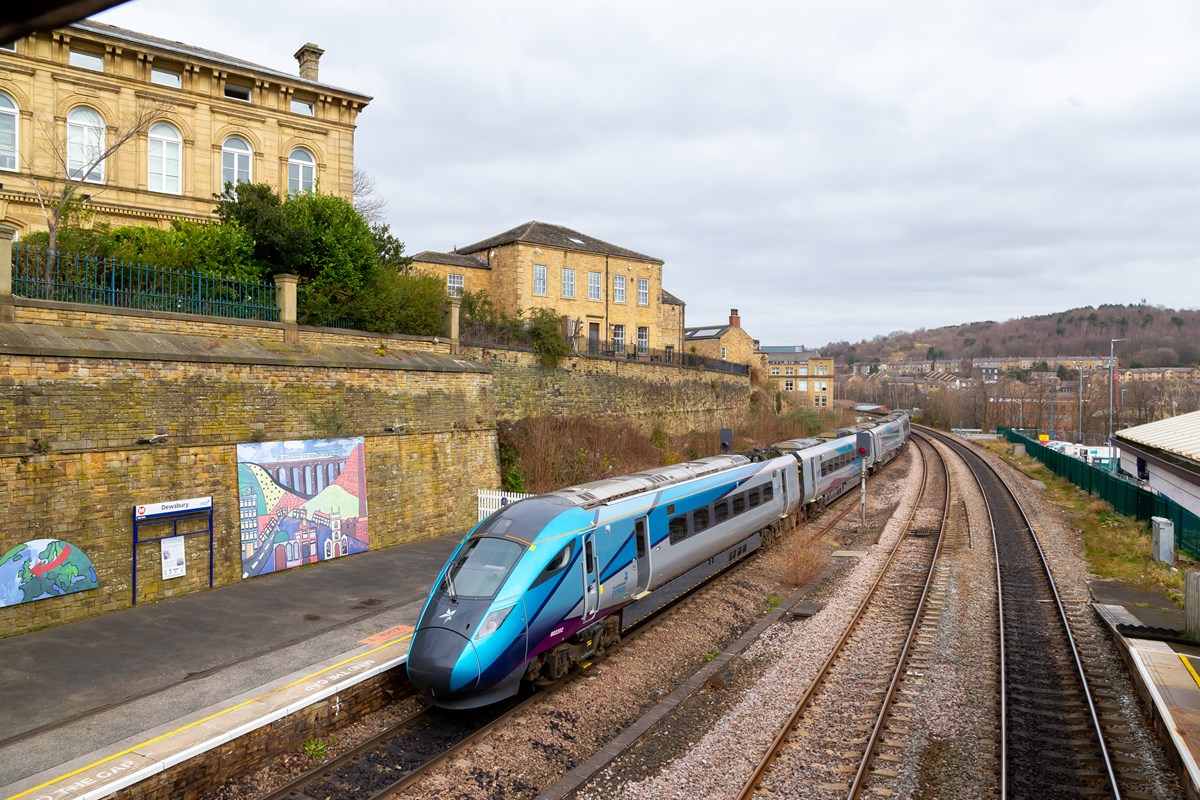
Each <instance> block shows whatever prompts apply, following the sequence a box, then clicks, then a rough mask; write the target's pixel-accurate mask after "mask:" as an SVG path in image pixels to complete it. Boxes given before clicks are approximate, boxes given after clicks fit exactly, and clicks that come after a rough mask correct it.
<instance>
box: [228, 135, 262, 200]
mask: <svg viewBox="0 0 1200 800" xmlns="http://www.w3.org/2000/svg"><path fill="white" fill-rule="evenodd" d="M234 140H237V141H239V142H241V143H242V144H244V145H246V149H245V150H240V149H238V148H233V147H230V146H229V143H230V142H232V141H234ZM227 153H228V154H230V155H232V156H233V157H234V166H233V180H226V178H225V173H226V171H227V169H228V167H226V166H225V155H226V154H227ZM242 158H244V159H245V160H246V170H245V171H246V177H245V178H241V179H239V178H238V174H239V173H240V172H241V169H240V167H239V166H238V164H237V161H238V160H239V159H242ZM253 182H254V146H253V145H252V144H250V140H249V139H247V138H246V137H245V136H242V135H240V134H237V133H232V134H230V135H229V136H226V137H225V138H224V139H223V140H222V141H221V186H222V187H224V186H225V185H226V184H229V183H232V184H233V185H234V186H236V185H237V184H239V183H253Z"/></svg>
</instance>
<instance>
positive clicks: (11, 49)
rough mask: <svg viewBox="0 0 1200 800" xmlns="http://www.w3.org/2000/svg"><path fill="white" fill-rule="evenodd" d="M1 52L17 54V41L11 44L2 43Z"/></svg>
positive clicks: (0, 45)
mask: <svg viewBox="0 0 1200 800" xmlns="http://www.w3.org/2000/svg"><path fill="white" fill-rule="evenodd" d="M0 50H7V51H8V52H10V53H15V52H17V40H16V39H13V40H12V41H11V42H0Z"/></svg>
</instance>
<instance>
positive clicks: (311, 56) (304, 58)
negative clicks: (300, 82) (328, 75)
mask: <svg viewBox="0 0 1200 800" xmlns="http://www.w3.org/2000/svg"><path fill="white" fill-rule="evenodd" d="M324 54H325V51H324V50H322V49H321V48H319V47H317V46H316V45H315V44H313V43H312V42H309V43H308V44H306V45H303V46H302V47H301V48H300V49H299V50H297V51H296V52H295V54H293V55H292V58H294V59H296V60H297V61H299V62H300V77H301V78H304V79H305V80H309V81H315V80H316V79H317V64H318V63H319V62H320V61H321V56H322V55H324Z"/></svg>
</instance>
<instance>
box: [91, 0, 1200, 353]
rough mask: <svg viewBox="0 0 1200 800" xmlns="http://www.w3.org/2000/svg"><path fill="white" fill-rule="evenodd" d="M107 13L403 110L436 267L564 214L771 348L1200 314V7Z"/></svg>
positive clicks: (396, 142)
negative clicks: (1147, 310)
mask: <svg viewBox="0 0 1200 800" xmlns="http://www.w3.org/2000/svg"><path fill="white" fill-rule="evenodd" d="M98 19H100V20H102V21H104V22H108V23H110V24H114V25H120V26H122V27H126V28H130V29H133V30H137V31H141V32H145V33H151V34H155V35H158V36H163V37H167V38H171V39H177V40H180V41H185V42H187V43H189V44H194V45H199V46H202V47H207V48H210V49H213V50H217V51H219V52H222V53H226V54H228V55H232V56H236V57H239V58H244V59H246V60H249V61H253V62H255V63H258V64H262V65H264V66H269V67H272V68H275V69H279V70H284V71H288V72H292V73H295V72H296V71H297V66H296V62H295V60H294V59H292V57H291V56H292V53H294V52H295V51H296V49H297V48H298V47H299V46H300V45H301V44H303V43H304V42H307V41H312V42H315V43H316V44H318V45H319V46H321V47H322V48H324V49H325V55H324V57H323V58H322V61H321V80H322V82H325V83H330V84H333V85H336V86H342V87H345V88H350V89H355V90H358V91H361V92H364V93H366V94H369V95H372V96H373V97H374V98H375V99H374V100H373V101H372V102H371V104H370V105H369V106H368V107H367V109H366V110H365V112H364V113H363V114H362V115H361V116H360V117H359V127H358V132H357V136H356V141H355V155H356V161H357V165H358V166H359V167H360V168H362V169H365V170H366V171H367V172H369V173H370V174H371V175H372V176H374V177H375V179H376V180H377V182H378V184H379V187H380V189H381V190H382V194H383V195H384V196H385V197H386V199H387V201H388V208H387V216H388V219H389V221H390V223H391V225H392V229H393V232H394V233H396V234H397V235H398V236H399V238H400V239H402V240H403V241H404V242H405V243H406V244H407V250H408V252H409V253H416V252H419V251H421V250H449V249H450V248H452V247H454V246H455V245H466V244H469V243H471V242H475V241H478V240H480V239H484V238H486V237H488V236H491V235H493V234H496V233H500V232H501V231H505V230H508V229H509V228H512V227H514V226H516V225H518V224H520V223H523V222H526V221H528V220H532V219H537V220H542V221H544V222H551V223H557V224H560V225H565V226H567V227H569V228H574V229H576V230H579V231H582V232H584V233H587V234H590V235H592V236H595V237H598V238H600V239H604V240H607V241H609V242H612V243H614V244H617V245H620V246H622V247H628V248H630V249H633V250H637V251H639V252H643V253H648V254H650V255H653V256H656V257H658V258H661V259H663V260H664V261H665V262H666V266H665V268H664V283H665V286H666V288H667V290H668V291H670V292H672V293H674V294H676V295H678V296H679V297H681V298H682V299H683V300H684V301H685V302H686V303H687V324H688V325H692V326H695V325H705V324H711V323H718V322H722V321H724V320H725V319H726V318H727V316H728V314H729V309H730V308H733V307H736V308H738V309H740V311H741V315H742V321H743V326H744V327H745V328H746V329H747V330H748V331H749V332H750V334H751V335H752V336H754V337H755V338H758V339H760V340H761V341H762V343H763V344H768V345H781V344H804V345H807V346H808V347H810V348H811V347H817V346H820V345H821V344H824V343H826V342H829V341H837V340H842V339H848V340H850V341H857V340H859V339H864V338H867V339H869V338H871V337H872V336H875V335H878V334H884V333H888V332H891V331H895V330H912V329H916V328H921V327H927V328H932V327H938V326H941V325H948V324H956V323H960V322H972V321H977V320H983V319H995V320H1004V319H1011V318H1014V317H1020V316H1027V315H1030V314H1038V313H1048V312H1053V311H1059V310H1065V309H1068V308H1074V307H1078V306H1082V305H1088V304H1098V303H1127V302H1130V303H1136V302H1138V301H1140V300H1142V299H1143V298H1144V299H1145V300H1146V301H1147V302H1149V303H1151V304H1159V305H1165V306H1170V307H1174V308H1194V307H1196V306H1197V305H1200V219H1198V216H1200V184H1198V178H1200V35H1198V34H1200V6H1197V5H1196V4H1195V3H1194V2H1186V0H1179V1H1176V0H1158V1H1157V2H1154V3H1152V4H1142V3H1132V2H1128V0H1114V1H1112V2H1103V1H1101V2H1054V1H1053V0H1033V1H1029V0H1006V1H1005V2H975V3H964V2H925V1H924V0H915V1H914V2H908V3H897V2H894V0H887V1H886V2H885V1H883V0H880V1H879V2H845V3H830V2H813V1H812V0H779V1H778V2H776V1H774V0H772V2H756V1H755V0H749V1H748V2H741V3H731V2H728V1H727V0H726V1H725V2H711V0H686V1H685V0H605V2H598V1H597V0H582V1H579V2H571V1H570V0H545V1H544V2H529V1H527V0H503V1H502V2H497V1H496V0H438V1H435V0H425V1H424V2H416V1H415V0H396V1H395V2H393V0H378V2H360V1H359V0H340V2H337V3H332V4H331V3H329V2H327V0H321V2H317V1H316V0H290V1H289V2H287V3H283V2H270V1H268V0H261V1H260V2H245V0H242V1H241V2H229V1H228V0H207V2H203V3H197V2H186V3H184V2H178V0H132V2H128V3H126V4H125V5H123V6H119V7H118V8H116V9H114V10H112V11H109V12H106V13H104V14H102V15H100V16H99V17H98Z"/></svg>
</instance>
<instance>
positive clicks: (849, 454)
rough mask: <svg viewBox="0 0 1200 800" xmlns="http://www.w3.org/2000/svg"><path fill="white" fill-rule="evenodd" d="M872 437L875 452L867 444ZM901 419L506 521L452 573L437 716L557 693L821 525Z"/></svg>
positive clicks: (441, 622) (423, 619)
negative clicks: (667, 615) (701, 595)
mask: <svg viewBox="0 0 1200 800" xmlns="http://www.w3.org/2000/svg"><path fill="white" fill-rule="evenodd" d="M859 430H865V431H866V432H868V433H869V434H870V441H871V446H870V447H869V448H868V447H866V446H865V445H863V443H862V442H860V441H858V440H857V434H858V432H859ZM908 435H909V419H908V416H907V414H905V413H904V412H894V413H892V414H891V415H889V416H888V417H886V418H884V419H882V420H879V421H877V422H871V423H864V424H863V425H860V426H858V429H844V430H841V431H838V432H837V433H836V434H834V435H833V436H832V437H828V438H814V439H801V440H791V441H786V442H780V443H779V444H777V445H774V446H773V447H767V448H763V449H761V450H757V451H754V452H752V453H750V454H749V455H722V456H713V457H711V458H701V459H697V460H695V461H688V462H685V463H682V464H674V465H672V466H669V467H660V468H658V469H651V470H646V471H644V472H638V473H634V474H632V475H626V476H623V477H619V478H610V479H605V480H600V481H594V482H592V483H586V484H583V485H580V486H573V487H570V488H567V489H562V490H560V491H557V492H552V493H550V494H547V495H541V496H538V497H531V498H528V499H525V500H521V501H519V502H517V503H514V504H512V505H509V506H506V507H504V508H502V509H501V510H500V511H497V512H496V513H495V514H492V515H491V516H489V517H488V518H487V519H485V520H483V521H482V522H480V523H479V524H478V525H477V526H475V528H474V529H473V530H472V531H471V532H470V533H469V534H468V535H467V536H466V538H464V539H463V542H462V543H461V544H460V545H459V546H458V548H457V550H456V551H455V552H454V554H453V555H452V556H451V557H450V560H449V561H448V562H447V564H446V566H445V567H443V568H442V571H441V573H440V574H439V575H438V578H437V581H436V583H434V585H433V588H432V589H431V590H430V593H429V597H428V599H427V600H426V602H425V608H424V610H423V611H422V612H421V616H420V618H419V620H418V622H417V629H416V631H415V633H414V634H413V639H412V646H411V649H410V651H409V656H408V675H409V679H410V680H411V681H412V683H413V684H414V685H415V686H416V687H418V689H420V690H421V691H423V692H424V693H425V694H427V695H428V696H429V698H430V699H431V700H432V701H433V702H434V703H435V704H437V705H439V706H443V707H449V708H473V707H476V706H482V705H486V704H489V703H493V702H496V701H498V700H501V699H504V698H506V697H509V696H510V695H513V694H515V693H516V691H517V690H518V688H519V686H520V684H521V682H522V681H528V682H530V683H532V684H535V685H548V684H550V683H553V682H554V681H556V680H558V679H560V678H562V677H563V676H565V675H566V674H567V673H568V672H570V671H571V670H572V669H573V668H574V667H576V666H577V665H579V664H580V663H581V662H584V661H586V660H588V659H591V658H594V657H595V656H597V655H599V654H600V653H602V652H603V651H604V650H605V649H606V648H608V647H610V646H612V645H615V644H616V643H617V642H618V641H619V640H620V636H621V633H622V632H623V631H625V630H627V629H629V628H630V627H631V626H633V625H635V624H637V623H638V622H640V621H642V620H643V619H645V618H646V617H648V616H650V615H651V614H653V613H654V612H656V611H658V610H659V609H661V608H662V607H663V606H665V605H667V604H668V603H670V602H671V601H673V600H675V599H676V598H678V597H679V596H680V595H682V594H684V593H686V592H688V591H690V590H691V589H693V588H695V587H696V586H698V585H699V584H701V583H703V582H704V581H706V580H707V579H709V578H710V577H712V576H713V575H715V574H716V573H718V572H720V571H722V570H724V569H725V568H727V567H728V566H729V565H730V564H732V563H734V562H736V561H738V560H740V559H742V558H744V557H745V556H746V555H748V554H749V553H751V552H753V551H754V550H756V549H757V548H758V547H760V546H762V545H763V544H764V543H769V542H770V541H772V540H773V539H774V538H775V537H776V536H777V535H778V534H779V533H780V532H781V531H783V530H784V529H785V528H787V527H790V526H791V525H792V524H794V520H795V519H796V518H797V517H798V516H808V515H810V514H812V513H816V512H818V511H820V509H822V508H823V507H824V506H825V505H826V504H828V503H830V502H832V501H833V500H834V499H836V498H837V497H839V496H841V495H842V494H845V493H846V492H848V491H850V490H852V489H853V488H854V487H855V486H857V485H858V480H859V476H860V474H861V471H862V468H863V462H864V460H865V461H866V465H867V468H868V470H869V471H874V470H875V469H878V468H879V467H880V466H882V465H883V464H885V463H887V462H888V461H890V460H891V459H892V458H894V457H895V456H896V455H897V453H899V452H900V449H901V448H902V447H903V446H904V444H905V443H906V442H907V440H908Z"/></svg>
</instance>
